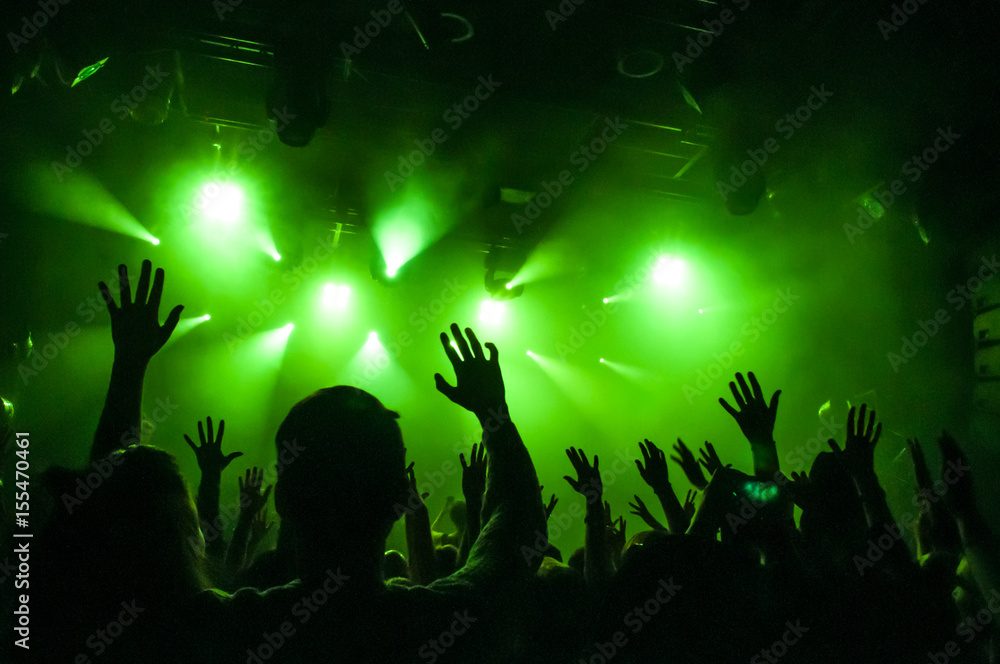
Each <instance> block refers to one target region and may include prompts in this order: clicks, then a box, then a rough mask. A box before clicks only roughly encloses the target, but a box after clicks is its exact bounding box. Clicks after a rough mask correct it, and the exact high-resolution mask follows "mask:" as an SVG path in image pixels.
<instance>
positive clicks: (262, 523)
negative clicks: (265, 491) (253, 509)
mask: <svg viewBox="0 0 1000 664" xmlns="http://www.w3.org/2000/svg"><path fill="white" fill-rule="evenodd" d="M272 526H274V522H273V521H268V519H267V506H266V505H265V506H264V507H263V509H261V510H260V511H259V512H257V514H255V515H254V517H253V521H252V522H251V523H250V543H249V544H248V545H247V548H248V550H249V551H254V550H255V549H256V548H257V545H258V544H260V543H261V541H262V540H263V539H264V538H265V537H267V534H268V533H269V532H271V527H272Z"/></svg>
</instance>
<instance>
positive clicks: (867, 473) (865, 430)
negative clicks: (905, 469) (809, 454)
mask: <svg viewBox="0 0 1000 664" xmlns="http://www.w3.org/2000/svg"><path fill="white" fill-rule="evenodd" d="M867 411H868V405H867V404H861V411H860V412H859V413H858V419H857V426H855V423H854V415H855V409H854V408H851V410H850V411H848V413H847V440H846V442H845V443H844V450H843V452H841V450H840V446H839V445H837V441H835V440H832V439H831V440H830V441H829V444H830V449H832V450H833V452H834V453H835V454H836V455H837V457H838V458H839V459H840V460H841V463H842V464H844V468H845V469H846V470H847V472H848V473H850V474H851V476H852V477H854V478H855V479H858V478H863V479H869V478H872V477H874V475H875V445H876V443H878V439H879V437H881V435H882V423H881V422H879V424H878V426H875V411H874V410H873V411H872V412H871V413H868V422H867V423H866V422H865V414H866V413H867Z"/></svg>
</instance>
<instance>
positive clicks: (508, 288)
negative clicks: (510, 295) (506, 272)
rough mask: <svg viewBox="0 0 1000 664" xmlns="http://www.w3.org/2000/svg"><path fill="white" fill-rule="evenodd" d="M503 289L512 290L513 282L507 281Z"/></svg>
mask: <svg viewBox="0 0 1000 664" xmlns="http://www.w3.org/2000/svg"><path fill="white" fill-rule="evenodd" d="M505 288H506V289H507V290H511V289H512V288H514V282H513V281H508V282H507V285H506V286H505Z"/></svg>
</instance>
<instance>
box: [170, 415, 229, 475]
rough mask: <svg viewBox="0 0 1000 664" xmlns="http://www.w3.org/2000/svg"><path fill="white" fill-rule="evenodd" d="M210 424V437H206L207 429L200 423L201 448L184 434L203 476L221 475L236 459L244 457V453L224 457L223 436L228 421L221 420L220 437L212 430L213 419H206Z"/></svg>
mask: <svg viewBox="0 0 1000 664" xmlns="http://www.w3.org/2000/svg"><path fill="white" fill-rule="evenodd" d="M206 420H207V422H208V435H207V436H206V435H205V427H204V426H202V423H201V422H198V438H199V439H200V440H201V446H198V445H195V444H194V441H193V440H191V438H190V437H189V436H188V435H187V434H184V440H186V441H187V444H188V446H189V447H190V448H191V449H192V450H194V455H195V457H197V459H198V468H200V469H201V474H202V475H205V474H210V473H215V474H220V473H222V471H223V470H225V469H226V466H228V465H229V464H230V463H232V462H233V460H234V459H238V458H239V457H241V456H243V452H232V453H231V454H229V455H224V454H223V453H222V436H223V434H225V431H226V421H225V420H219V432H218V435H216V434H215V432H214V431H213V429H212V418H211V417H208V418H206Z"/></svg>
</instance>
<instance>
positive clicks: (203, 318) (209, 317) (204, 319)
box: [199, 314, 212, 321]
mask: <svg viewBox="0 0 1000 664" xmlns="http://www.w3.org/2000/svg"><path fill="white" fill-rule="evenodd" d="M199 320H203V321H206V320H212V317H211V316H210V315H209V314H205V315H204V316H202V317H201V318H200V319H199Z"/></svg>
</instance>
